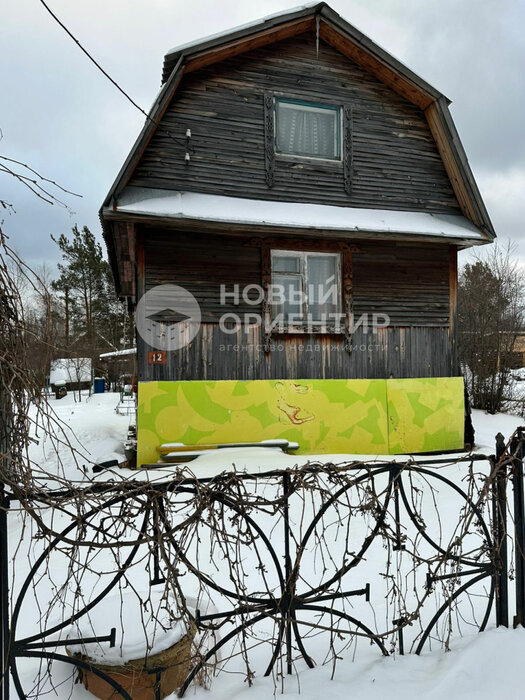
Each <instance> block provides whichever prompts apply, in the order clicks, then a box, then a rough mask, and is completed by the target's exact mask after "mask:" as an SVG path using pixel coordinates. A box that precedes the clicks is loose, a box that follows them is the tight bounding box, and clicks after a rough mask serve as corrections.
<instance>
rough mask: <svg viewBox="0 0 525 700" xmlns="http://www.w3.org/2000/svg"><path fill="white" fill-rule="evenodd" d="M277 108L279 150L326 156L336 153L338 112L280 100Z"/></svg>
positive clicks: (331, 156) (330, 156)
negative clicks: (308, 107)
mask: <svg viewBox="0 0 525 700" xmlns="http://www.w3.org/2000/svg"><path fill="white" fill-rule="evenodd" d="M278 110H279V111H278V118H277V127H278V134H277V143H278V147H279V150H280V151H282V152H284V153H291V154H295V155H311V156H321V157H323V156H324V157H326V158H334V157H335V156H336V153H337V144H336V143H335V131H336V130H335V128H334V120H335V118H336V113H335V112H332V111H329V110H325V113H323V112H321V111H314V110H312V111H310V110H305V109H298V108H296V107H294V105H291V104H283V103H279V105H278Z"/></svg>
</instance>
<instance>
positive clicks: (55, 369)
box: [49, 357, 91, 384]
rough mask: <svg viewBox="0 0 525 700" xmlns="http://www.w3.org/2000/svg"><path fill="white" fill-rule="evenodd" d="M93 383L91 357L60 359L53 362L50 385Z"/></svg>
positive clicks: (50, 371)
mask: <svg viewBox="0 0 525 700" xmlns="http://www.w3.org/2000/svg"><path fill="white" fill-rule="evenodd" d="M90 381H91V360H90V358H89V357H73V358H60V359H58V360H53V362H51V366H50V370H49V383H50V384H56V383H57V382H61V383H62V382H65V383H71V382H72V383H76V382H90Z"/></svg>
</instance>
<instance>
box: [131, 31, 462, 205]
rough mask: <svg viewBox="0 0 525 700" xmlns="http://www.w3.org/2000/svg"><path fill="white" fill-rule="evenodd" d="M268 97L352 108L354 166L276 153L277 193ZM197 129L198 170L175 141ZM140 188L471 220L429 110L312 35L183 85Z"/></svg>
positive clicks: (193, 157)
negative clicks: (269, 172) (453, 182)
mask: <svg viewBox="0 0 525 700" xmlns="http://www.w3.org/2000/svg"><path fill="white" fill-rule="evenodd" d="M265 96H269V97H270V99H271V100H272V99H274V98H275V97H285V98H289V99H293V100H305V101H307V102H311V103H316V104H329V105H337V106H340V108H341V109H344V110H345V122H346V123H345V127H344V128H345V133H344V140H345V143H344V149H345V156H346V157H347V158H348V161H347V162H346V163H345V162H344V159H343V160H342V161H328V160H321V159H300V158H290V157H286V156H282V157H279V155H277V156H276V157H275V158H274V162H273V166H272V167H273V182H272V186H269V184H268V178H267V172H266V168H267V160H266V156H267V153H266V149H267V147H268V136H267V134H266V133H265V128H266V126H267V124H266V122H265ZM271 108H272V107H270V109H271ZM188 129H189V130H190V131H191V138H190V139H189V143H188V151H189V153H190V161H189V162H187V161H186V160H185V153H186V149H185V145H184V143H179V142H175V141H174V139H173V138H171V135H173V136H175V137H179V138H180V137H181V136H182V137H183V136H184V135H185V134H186V132H187V130H188ZM271 147H273V133H272V144H271ZM345 178H346V179H347V180H348V181H349V182H348V185H346V186H345ZM129 184H130V185H136V186H140V187H152V188H161V189H162V188H164V189H172V190H180V191H193V192H203V193H208V194H221V195H226V196H240V197H246V198H249V199H269V200H276V201H290V202H310V203H316V204H332V205H337V206H348V207H365V208H377V209H397V210H404V211H407V210H411V211H431V212H436V213H438V212H439V213H448V214H459V213H461V211H460V206H459V204H458V201H457V199H456V196H455V194H454V191H453V188H452V186H451V184H450V181H449V179H448V176H447V174H446V171H445V168H444V166H443V162H442V160H441V157H440V155H439V152H438V149H437V147H436V144H435V141H434V138H433V136H432V133H431V131H430V129H429V126H428V124H427V122H426V119H425V116H424V114H423V112H422V111H421V110H420V109H419V107H416V106H415V105H413V104H411V103H410V102H409V101H408V100H406V99H405V98H403V97H401V96H400V95H399V94H397V93H396V92H394V90H392V89H391V88H390V87H388V86H386V85H385V84H384V83H382V82H381V81H379V80H378V79H377V78H376V77H375V76H373V75H370V73H368V72H367V71H365V70H364V69H363V68H361V67H360V66H358V65H357V64H355V63H354V62H353V61H351V60H349V59H348V58H346V57H345V56H343V55H342V54H341V53H340V52H339V51H338V50H336V49H334V48H333V47H332V46H330V45H329V44H327V43H326V42H324V41H323V40H319V42H318V41H316V36H315V34H314V33H312V32H306V33H304V34H301V35H300V36H297V37H292V38H289V39H284V40H282V41H279V42H277V43H273V44H270V45H268V46H264V47H261V48H258V49H254V50H252V51H249V52H247V53H244V54H242V55H238V56H234V57H232V58H228V59H226V60H224V61H221V62H219V63H213V64H211V65H208V66H206V67H204V68H200V69H199V70H196V71H193V72H191V73H188V74H187V75H184V76H183V78H182V80H181V83H180V85H179V88H178V90H177V92H176V94H175V95H174V97H173V98H172V101H171V103H170V105H169V107H168V108H167V109H166V111H165V113H164V115H163V118H162V120H161V122H160V126H159V128H158V129H157V130H156V132H155V134H154V136H153V137H152V139H151V141H150V142H149V144H148V146H147V148H146V149H145V151H144V153H143V155H142V157H141V158H140V160H139V161H138V163H137V165H136V167H135V170H134V173H133V175H132V177H131V179H130V181H129Z"/></svg>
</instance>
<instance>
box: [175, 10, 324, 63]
mask: <svg viewBox="0 0 525 700" xmlns="http://www.w3.org/2000/svg"><path fill="white" fill-rule="evenodd" d="M317 5H319V0H313V2H307V3H304V4H303V5H297V6H296V7H291V8H289V9H287V10H284V11H283V10H280V11H279V12H273V13H272V14H270V15H266V16H265V17H258V18H257V19H256V20H252V21H251V22H246V23H245V24H238V25H237V26H235V27H230V28H229V29H224V30H223V31H221V32H216V33H215V34H209V35H208V36H204V37H201V38H199V39H193V40H192V41H188V42H187V43H186V44H180V45H179V46H175V47H174V48H173V49H170V50H169V51H167V52H166V55H167V56H169V55H170V54H173V53H180V52H181V51H185V50H187V49H191V48H193V47H194V46H199V44H205V43H207V42H208V41H215V40H216V39H222V38H226V37H228V36H230V34H235V33H236V32H240V31H243V30H245V29H251V28H252V27H258V26H259V25H260V24H262V23H263V22H269V21H270V20H272V19H276V18H277V17H281V15H291V14H293V13H294V12H300V11H301V10H308V9H309V8H310V7H316V6H317Z"/></svg>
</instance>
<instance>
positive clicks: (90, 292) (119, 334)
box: [51, 226, 129, 364]
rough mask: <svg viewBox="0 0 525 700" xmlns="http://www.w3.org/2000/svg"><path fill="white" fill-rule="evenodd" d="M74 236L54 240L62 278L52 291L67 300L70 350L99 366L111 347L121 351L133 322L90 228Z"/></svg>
mask: <svg viewBox="0 0 525 700" xmlns="http://www.w3.org/2000/svg"><path fill="white" fill-rule="evenodd" d="M72 233H73V235H72V236H69V237H67V236H65V235H64V234H62V235H61V236H59V237H58V238H55V237H54V236H51V238H52V239H53V241H54V242H55V243H56V244H57V245H58V247H59V248H60V251H61V253H62V262H61V263H59V265H58V270H59V273H60V274H59V277H58V278H57V279H56V280H55V281H54V282H53V283H52V288H53V289H54V290H55V291H56V292H60V293H61V295H62V298H63V306H64V328H65V341H66V346H69V347H71V346H74V354H77V355H78V354H79V352H81V351H83V352H84V353H85V355H86V356H89V357H91V358H92V359H93V360H94V362H95V364H96V362H97V360H98V354H99V352H100V351H101V350H106V351H107V350H108V345H109V346H111V347H113V348H115V349H118V348H120V346H121V340H122V338H123V335H124V333H125V330H126V328H128V327H129V322H128V319H127V312H126V309H125V307H124V305H123V304H122V302H120V301H119V300H118V299H117V297H116V294H115V289H114V286H113V281H112V276H111V269H110V267H109V263H108V262H107V261H106V260H105V259H104V256H103V253H102V248H101V246H100V244H99V243H98V242H97V240H96V239H95V236H94V235H93V234H92V233H91V231H90V230H89V229H88V227H87V226H84V227H82V229H81V230H80V229H79V228H78V227H77V226H74V227H73V229H72ZM128 335H129V333H128ZM79 338H80V340H79Z"/></svg>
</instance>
